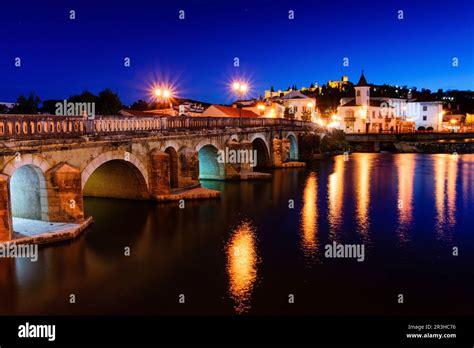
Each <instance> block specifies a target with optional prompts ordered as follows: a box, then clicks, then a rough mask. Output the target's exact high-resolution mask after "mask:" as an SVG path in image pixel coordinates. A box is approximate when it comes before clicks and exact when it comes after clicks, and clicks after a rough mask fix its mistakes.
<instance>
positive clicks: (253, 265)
mask: <svg viewBox="0 0 474 348" xmlns="http://www.w3.org/2000/svg"><path fill="white" fill-rule="evenodd" d="M226 249H227V250H226V251H227V273H228V275H229V293H230V296H231V298H232V300H233V301H234V309H235V311H236V312H237V313H238V314H242V313H245V312H246V311H248V310H249V309H250V300H251V296H252V290H253V287H254V285H255V281H256V279H257V263H258V256H257V246H256V239H255V229H254V228H253V227H252V226H251V225H250V223H249V222H242V223H241V224H240V225H239V226H238V227H237V228H236V229H235V230H234V231H233V235H232V237H231V239H230V241H229V243H228V244H227V247H226Z"/></svg>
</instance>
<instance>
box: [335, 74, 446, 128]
mask: <svg viewBox="0 0 474 348" xmlns="http://www.w3.org/2000/svg"><path fill="white" fill-rule="evenodd" d="M355 94H356V95H355V98H342V99H341V101H340V105H339V106H338V108H337V120H338V121H339V127H338V128H340V129H342V130H344V131H345V132H347V133H367V132H409V131H413V130H415V129H418V127H421V126H422V127H424V128H425V129H426V128H428V127H431V128H432V129H433V130H434V131H441V124H442V115H443V113H442V103H441V102H438V101H434V102H419V101H416V100H410V99H402V98H386V97H375V98H371V97H370V86H369V85H368V84H367V81H366V79H365V76H364V72H362V74H361V77H360V79H359V82H358V83H357V85H356V86H355Z"/></svg>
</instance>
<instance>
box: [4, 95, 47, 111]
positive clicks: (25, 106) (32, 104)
mask: <svg viewBox="0 0 474 348" xmlns="http://www.w3.org/2000/svg"><path fill="white" fill-rule="evenodd" d="M40 102H41V99H40V97H38V96H36V95H34V93H30V95H29V96H28V98H26V97H25V96H24V95H23V94H22V95H20V96H19V97H18V99H17V100H16V104H17V105H15V106H14V107H13V109H12V112H11V113H12V114H37V113H38V111H39V104H40Z"/></svg>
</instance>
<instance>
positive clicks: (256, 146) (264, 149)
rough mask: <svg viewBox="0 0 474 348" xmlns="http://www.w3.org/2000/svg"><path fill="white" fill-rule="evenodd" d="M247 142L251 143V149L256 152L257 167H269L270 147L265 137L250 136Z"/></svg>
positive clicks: (258, 134)
mask: <svg viewBox="0 0 474 348" xmlns="http://www.w3.org/2000/svg"><path fill="white" fill-rule="evenodd" d="M249 141H250V142H251V143H252V149H253V150H256V151H257V167H259V168H268V167H270V166H271V160H270V146H269V144H268V141H267V139H266V138H265V136H264V135H262V134H260V133H257V134H254V135H252V136H251V137H250V139H249Z"/></svg>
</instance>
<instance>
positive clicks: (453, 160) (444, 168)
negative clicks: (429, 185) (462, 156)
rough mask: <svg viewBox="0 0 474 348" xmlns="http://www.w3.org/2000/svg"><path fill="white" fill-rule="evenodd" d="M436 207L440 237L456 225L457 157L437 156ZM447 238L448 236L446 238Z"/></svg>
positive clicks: (435, 165) (435, 164) (435, 169)
mask: <svg viewBox="0 0 474 348" xmlns="http://www.w3.org/2000/svg"><path fill="white" fill-rule="evenodd" d="M433 161H434V180H435V207H436V230H437V232H438V235H439V236H441V235H443V234H444V232H445V230H446V228H451V227H453V226H454V225H455V223H456V215H455V214H456V178H457V165H458V164H457V161H458V157H457V155H444V154H443V155H435V156H434V158H433ZM444 237H446V236H444Z"/></svg>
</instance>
